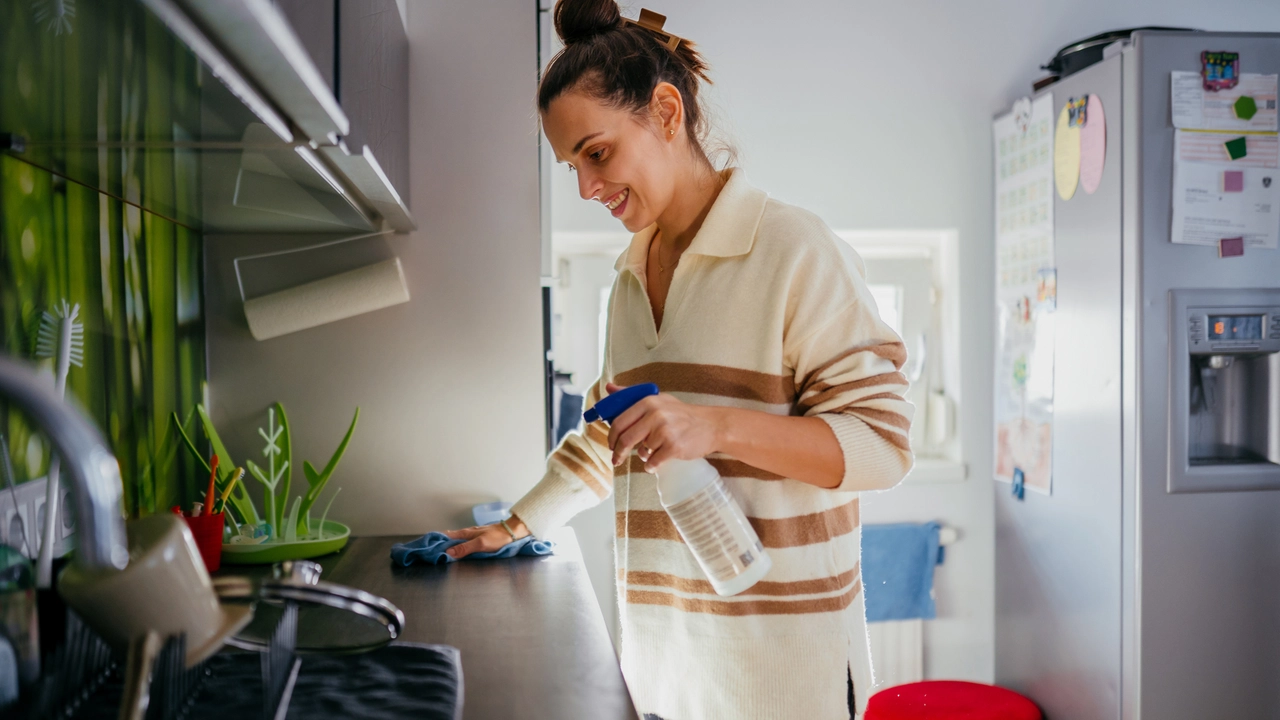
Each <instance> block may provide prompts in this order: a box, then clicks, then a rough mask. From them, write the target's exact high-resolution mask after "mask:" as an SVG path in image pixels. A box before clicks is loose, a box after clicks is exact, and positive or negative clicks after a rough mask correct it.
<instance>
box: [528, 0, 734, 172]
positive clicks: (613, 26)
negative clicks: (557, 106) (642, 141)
mask: <svg viewBox="0 0 1280 720" xmlns="http://www.w3.org/2000/svg"><path fill="white" fill-rule="evenodd" d="M554 17H555V24H556V34H558V35H559V36H560V39H561V40H562V41H564V49H563V50H561V51H560V52H559V53H558V54H556V56H555V57H554V58H552V59H551V62H550V63H549V64H548V65H547V69H546V72H544V73H543V74H542V82H541V83H540V84H539V85H538V109H539V110H540V111H541V112H546V110H547V107H548V106H549V105H551V101H552V100H555V99H556V98H558V97H560V95H562V94H564V93H565V92H568V91H570V90H575V89H578V90H582V91H584V92H586V93H587V94H588V95H590V96H591V97H594V98H596V99H598V100H601V101H603V102H605V103H607V104H609V105H611V106H613V107H617V108H625V109H628V110H631V111H633V112H637V113H639V112H643V111H644V110H645V109H646V108H648V107H649V101H650V100H651V99H652V98H653V89H654V88H655V87H657V86H658V83H661V82H667V83H671V84H672V85H674V86H675V88H676V90H679V91H680V97H681V99H682V100H683V102H684V125H685V129H686V130H687V131H688V133H689V140H690V142H691V143H692V144H693V147H694V149H695V150H697V151H698V152H699V153H701V155H702V156H703V158H706V156H707V152H706V150H705V149H704V148H703V146H702V140H703V137H704V136H705V134H706V130H707V122H706V116H705V114H704V113H703V109H702V106H701V105H700V104H699V102H698V83H699V81H700V80H702V81H706V82H708V83H710V82H711V79H710V78H709V77H707V64H706V62H704V61H703V59H702V56H701V55H699V54H698V51H697V50H695V49H694V47H693V43H692V42H689V41H688V40H683V39H682V40H681V41H680V43H679V45H677V47H676V49H675V50H672V49H670V47H668V45H667V43H666V40H667V37H666V36H665V35H662V34H660V33H657V32H655V31H652V30H649V29H648V28H645V27H641V26H639V25H636V24H633V23H629V22H623V20H622V13H621V12H619V10H618V3H617V2H615V0H558V2H556V7H555V11H554Z"/></svg>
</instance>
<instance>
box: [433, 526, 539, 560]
mask: <svg viewBox="0 0 1280 720" xmlns="http://www.w3.org/2000/svg"><path fill="white" fill-rule="evenodd" d="M507 525H509V526H510V527H511V532H513V533H515V535H516V539H517V540H518V539H521V538H524V537H527V536H528V535H529V528H527V527H525V524H524V522H523V521H521V520H520V518H518V517H516V516H515V515H512V516H511V517H509V518H507ZM444 534H445V536H446V537H449V538H452V539H454V540H466V542H464V543H461V544H458V545H454V546H453V547H451V548H449V549H448V550H445V553H447V554H448V555H449V557H452V558H453V559H455V560H461V559H462V558H464V557H466V556H468V555H470V554H471V553H475V552H494V551H497V550H501V549H502V548H503V547H504V546H505V545H508V544H509V543H511V542H513V541H512V539H511V535H510V533H508V532H507V530H506V528H504V527H502V523H494V524H492V525H479V526H475V527H469V528H462V529H461V530H446V531H445V532H444Z"/></svg>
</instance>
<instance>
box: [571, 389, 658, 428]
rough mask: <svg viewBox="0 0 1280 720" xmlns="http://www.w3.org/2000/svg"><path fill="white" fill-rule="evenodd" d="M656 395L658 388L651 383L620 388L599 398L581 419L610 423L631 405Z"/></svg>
mask: <svg viewBox="0 0 1280 720" xmlns="http://www.w3.org/2000/svg"><path fill="white" fill-rule="evenodd" d="M657 394H658V386H657V385H655V384H653V383H643V384H640V385H632V386H631V387H626V388H622V389H621V390H619V391H618V392H616V393H614V394H612V395H610V396H608V397H605V398H601V399H600V402H598V403H596V404H595V405H592V406H591V408H590V409H589V410H587V411H586V412H585V413H583V414H582V419H583V420H586V421H587V422H595V421H596V420H604V421H605V422H607V423H612V422H613V421H614V419H616V418H617V417H618V416H619V415H621V414H622V413H624V412H626V411H627V410H628V409H629V408H630V407H631V406H632V405H635V404H636V403H638V402H640V401H641V400H643V399H645V398H647V397H649V396H650V395H657Z"/></svg>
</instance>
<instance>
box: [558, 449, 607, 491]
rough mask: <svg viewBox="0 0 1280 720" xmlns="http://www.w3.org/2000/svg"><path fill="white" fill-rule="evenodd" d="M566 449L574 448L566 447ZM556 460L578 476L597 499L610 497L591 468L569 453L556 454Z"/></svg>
mask: <svg viewBox="0 0 1280 720" xmlns="http://www.w3.org/2000/svg"><path fill="white" fill-rule="evenodd" d="M565 447H573V446H572V445H566V446H565ZM555 460H556V462H558V463H560V464H561V465H563V466H564V467H565V468H566V469H568V470H569V472H572V473H573V474H574V475H577V476H578V478H579V479H580V480H582V482H583V483H585V484H586V486H587V487H589V488H591V492H593V493H595V494H596V497H599V498H604V497H608V495H609V489H608V488H607V487H605V486H604V483H602V482H601V481H600V478H598V477H596V474H595V473H593V472H591V470H590V468H587V467H584V466H583V465H582V463H580V462H578V461H577V460H576V459H574V458H573V457H572V456H570V455H569V454H568V453H559V452H558V453H556V455H555Z"/></svg>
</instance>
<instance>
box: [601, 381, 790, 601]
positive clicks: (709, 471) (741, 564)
mask: <svg viewBox="0 0 1280 720" xmlns="http://www.w3.org/2000/svg"><path fill="white" fill-rule="evenodd" d="M657 394H658V386H657V385H654V384H653V383H645V384H643V385H633V386H631V387H628V388H623V389H622V390H619V391H618V392H615V393H613V394H612V395H610V396H608V397H606V398H604V399H602V400H601V401H600V402H598V403H596V404H595V406H594V407H592V408H591V409H590V410H587V412H586V413H584V414H583V416H582V417H583V419H584V420H586V421H587V422H594V421H596V420H604V421H605V422H607V423H612V422H613V421H614V420H615V419H617V417H618V416H619V415H621V414H622V413H624V412H626V411H627V410H628V409H629V408H630V407H631V406H632V405H635V404H636V403H638V402H640V401H641V400H643V399H644V398H646V397H649V396H650V395H657ZM658 499H659V500H660V501H661V502H662V507H663V509H664V510H666V511H667V515H669V516H671V522H672V523H673V524H674V525H675V526H676V530H677V531H678V532H679V533H680V537H682V538H684V542H685V544H686V545H688V546H689V551H690V552H692V553H693V557H694V559H696V560H697V561H698V566H699V567H701V568H702V571H703V572H704V573H705V574H706V576H707V579H709V580H710V581H711V586H712V587H713V588H714V589H715V591H716V593H717V594H719V595H737V594H738V593H740V592H742V591H743V590H746V589H747V588H749V587H751V586H752V585H755V584H756V583H757V582H759V581H760V579H761V578H763V577H764V576H765V574H767V573H768V572H769V568H770V567H772V561H770V560H769V555H768V554H767V553H765V551H764V546H763V545H761V544H760V538H759V536H757V535H756V531H755V528H753V527H751V523H749V522H747V517H746V515H744V514H743V512H742V509H741V508H739V507H738V503H737V502H735V501H734V499H733V496H732V495H730V494H729V491H728V489H727V488H726V487H725V484H724V481H723V480H721V479H720V473H718V472H716V469H715V468H714V467H712V465H711V463H709V462H707V461H706V460H705V459H703V458H698V459H696V460H668V461H666V462H664V463H663V464H662V468H661V470H659V472H658ZM629 504H630V503H628V505H629Z"/></svg>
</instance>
